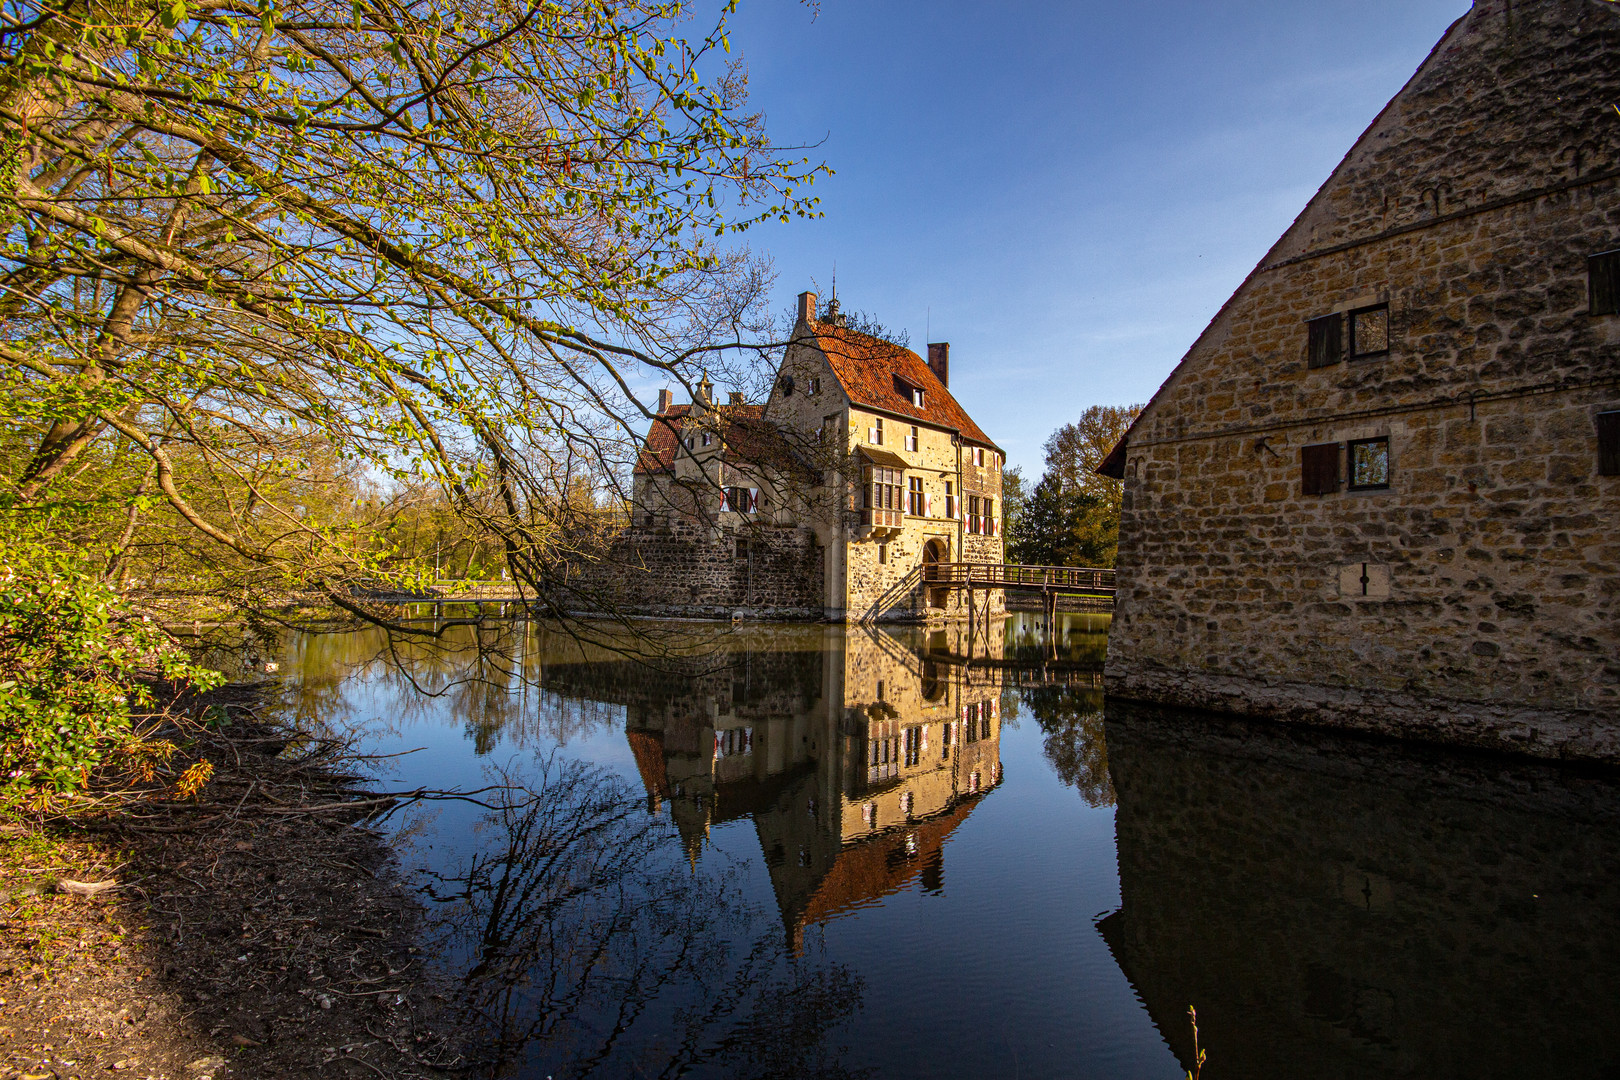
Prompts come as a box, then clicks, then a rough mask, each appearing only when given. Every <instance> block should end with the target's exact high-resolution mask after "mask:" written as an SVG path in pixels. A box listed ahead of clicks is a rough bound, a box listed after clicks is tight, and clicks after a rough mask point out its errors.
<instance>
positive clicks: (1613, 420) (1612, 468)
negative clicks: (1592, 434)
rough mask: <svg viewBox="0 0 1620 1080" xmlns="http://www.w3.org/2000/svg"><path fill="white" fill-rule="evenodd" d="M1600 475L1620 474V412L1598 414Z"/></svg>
mask: <svg viewBox="0 0 1620 1080" xmlns="http://www.w3.org/2000/svg"><path fill="white" fill-rule="evenodd" d="M1597 433H1598V475H1599V476H1620V412H1603V413H1598V415H1597Z"/></svg>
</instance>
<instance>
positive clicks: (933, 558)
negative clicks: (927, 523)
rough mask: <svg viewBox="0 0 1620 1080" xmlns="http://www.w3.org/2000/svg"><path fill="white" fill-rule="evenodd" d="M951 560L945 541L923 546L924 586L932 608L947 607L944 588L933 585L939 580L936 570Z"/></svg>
mask: <svg viewBox="0 0 1620 1080" xmlns="http://www.w3.org/2000/svg"><path fill="white" fill-rule="evenodd" d="M950 560H951V552H950V549H949V548H948V547H946V546H945V541H943V540H930V541H928V543H926V544H924V545H923V553H922V561H923V565H922V576H923V586H924V587H925V588H926V589H927V603H928V606H929V607H931V608H943V607H944V606H945V590H944V588H943V587H940V586H937V585H935V584H933V583H934V582H935V581H936V580H938V574H937V573H936V571H935V569H934V568H935V567H936V566H938V565H939V564H940V563H943V562H950Z"/></svg>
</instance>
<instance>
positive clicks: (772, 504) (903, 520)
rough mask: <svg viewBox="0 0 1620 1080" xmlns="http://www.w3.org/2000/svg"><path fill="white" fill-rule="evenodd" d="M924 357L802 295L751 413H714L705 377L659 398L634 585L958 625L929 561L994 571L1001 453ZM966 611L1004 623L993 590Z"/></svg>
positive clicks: (633, 535)
mask: <svg viewBox="0 0 1620 1080" xmlns="http://www.w3.org/2000/svg"><path fill="white" fill-rule="evenodd" d="M928 353H929V358H928V359H927V360H926V361H925V360H923V358H922V357H920V356H918V355H917V354H916V353H914V352H912V351H911V350H910V349H907V348H904V347H903V346H900V345H896V344H894V343H892V342H889V341H885V340H883V339H881V338H878V337H874V336H872V335H870V334H866V333H862V332H860V331H858V330H856V329H853V328H851V327H850V326H848V325H847V323H846V321H845V320H844V318H843V317H841V316H840V315H839V313H838V308H837V301H836V300H835V301H833V302H832V303H830V304H829V305H828V308H827V311H826V312H824V313H823V312H820V311H818V308H817V302H816V296H815V294H814V293H808V292H807V293H802V294H800V296H799V309H798V319H797V323H796V325H795V327H794V330H793V335H792V338H791V340H790V342H789V344H788V346H787V348H786V349H785V351H784V354H783V358H782V362H781V365H780V368H779V369H778V371H777V373H776V376H775V378H774V380H773V382H772V386H771V391H770V394H769V397H768V399H767V400H766V402H765V403H764V404H763V405H756V404H749V403H747V402H745V401H744V400H743V397H742V395H740V394H731V395H730V396H729V398H728V400H727V402H726V403H725V404H719V403H717V402H716V401H715V400H714V390H713V387H712V385H711V384H710V383H709V381H708V379H707V377H705V378H704V380H703V381H702V382H700V383H699V384H698V385H697V387H696V388H695V393H694V395H693V399H692V401H690V402H687V403H681V404H676V403H675V402H674V401H673V398H672V396H671V395H670V394H668V393H667V392H665V393H663V394H662V395H661V397H660V401H659V408H658V412H657V415H656V416H655V417H654V418H653V421H652V424H651V426H650V428H649V430H648V433H647V438H646V440H645V443H644V444H643V449H642V452H641V455H640V458H639V460H638V461H637V463H636V467H635V474H634V487H633V494H632V506H631V522H632V527H631V530H630V532H629V533H628V534H627V535H626V541H625V542H626V543H627V544H630V545H633V547H634V550H635V551H637V552H640V553H641V558H642V561H643V562H645V563H646V564H647V565H648V566H649V567H650V566H652V565H653V564H654V562H656V563H657V566H658V568H659V572H658V573H657V574H656V575H654V576H653V577H651V578H649V580H648V581H647V582H646V583H645V587H644V588H643V589H642V591H643V592H645V591H646V590H648V589H651V590H653V591H655V592H656V591H658V590H662V591H664V592H667V593H668V594H669V602H668V604H666V605H663V606H665V607H670V608H675V607H679V606H681V605H683V604H685V605H688V606H691V605H696V607H698V608H702V609H704V610H707V608H706V607H705V605H707V606H709V607H724V606H725V605H726V604H727V603H728V602H735V603H737V605H738V606H743V607H751V608H754V609H768V610H769V611H778V612H781V611H787V612H789V613H792V614H801V613H806V610H805V609H807V608H808V607H809V606H810V605H809V604H808V603H806V600H805V597H806V596H808V595H810V594H814V596H815V598H816V600H817V601H819V602H817V603H815V604H814V607H815V611H814V614H815V615H817V616H819V617H823V618H827V619H832V620H845V619H848V620H852V621H893V620H900V621H920V620H928V619H931V618H954V617H962V616H965V615H966V614H967V613H968V612H967V607H966V604H967V597H966V596H965V595H963V594H962V593H961V592H960V591H959V590H955V589H950V588H942V587H939V586H938V585H937V584H932V583H931V580H933V579H931V578H930V571H929V570H928V567H929V566H931V565H933V564H942V563H960V562H977V563H1001V562H1002V561H1003V541H1002V529H1001V512H1002V507H1001V473H1002V468H1003V466H1004V464H1005V461H1006V457H1005V455H1004V454H1003V453H1002V451H1001V448H1000V447H998V446H997V445H996V444H995V443H994V442H993V441H992V440H991V439H990V437H989V436H988V435H986V434H985V433H984V431H983V430H982V429H980V427H979V426H978V425H977V424H976V423H974V421H973V419H972V418H971V417H970V416H968V414H967V412H966V410H964V409H963V408H962V406H961V405H960V404H959V403H958V402H957V400H956V399H955V397H953V396H952V395H951V392H950V389H949V378H950V368H949V357H950V347H949V345H947V344H943V343H940V344H933V345H930V346H929V347H928ZM711 549H712V550H711ZM648 553H652V554H651V556H649V554H648ZM648 599H656V597H654V596H651V595H650V594H649V596H646V597H640V598H639V599H638V600H637V602H636V606H641V607H646V606H648V604H647V602H646V601H647V600H648ZM974 599H975V600H976V603H977V606H976V609H975V612H976V614H979V615H982V616H985V617H993V616H995V615H999V614H1002V613H1004V611H1005V601H1004V597H1003V596H1002V594H1001V592H1000V591H999V590H984V589H980V590H978V591H977V593H976V594H975V597H974Z"/></svg>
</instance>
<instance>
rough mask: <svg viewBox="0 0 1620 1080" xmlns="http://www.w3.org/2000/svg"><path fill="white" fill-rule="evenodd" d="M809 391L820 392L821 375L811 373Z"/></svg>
mask: <svg viewBox="0 0 1620 1080" xmlns="http://www.w3.org/2000/svg"><path fill="white" fill-rule="evenodd" d="M810 393H811V394H812V395H815V394H819V393H821V376H820V375H812V376H810Z"/></svg>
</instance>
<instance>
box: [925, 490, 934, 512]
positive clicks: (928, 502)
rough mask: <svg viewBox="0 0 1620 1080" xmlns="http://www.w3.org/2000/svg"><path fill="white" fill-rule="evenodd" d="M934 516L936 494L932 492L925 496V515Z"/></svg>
mask: <svg viewBox="0 0 1620 1080" xmlns="http://www.w3.org/2000/svg"><path fill="white" fill-rule="evenodd" d="M933 516H934V496H933V494H932V493H931V492H930V493H929V494H926V495H924V496H923V517H933Z"/></svg>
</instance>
